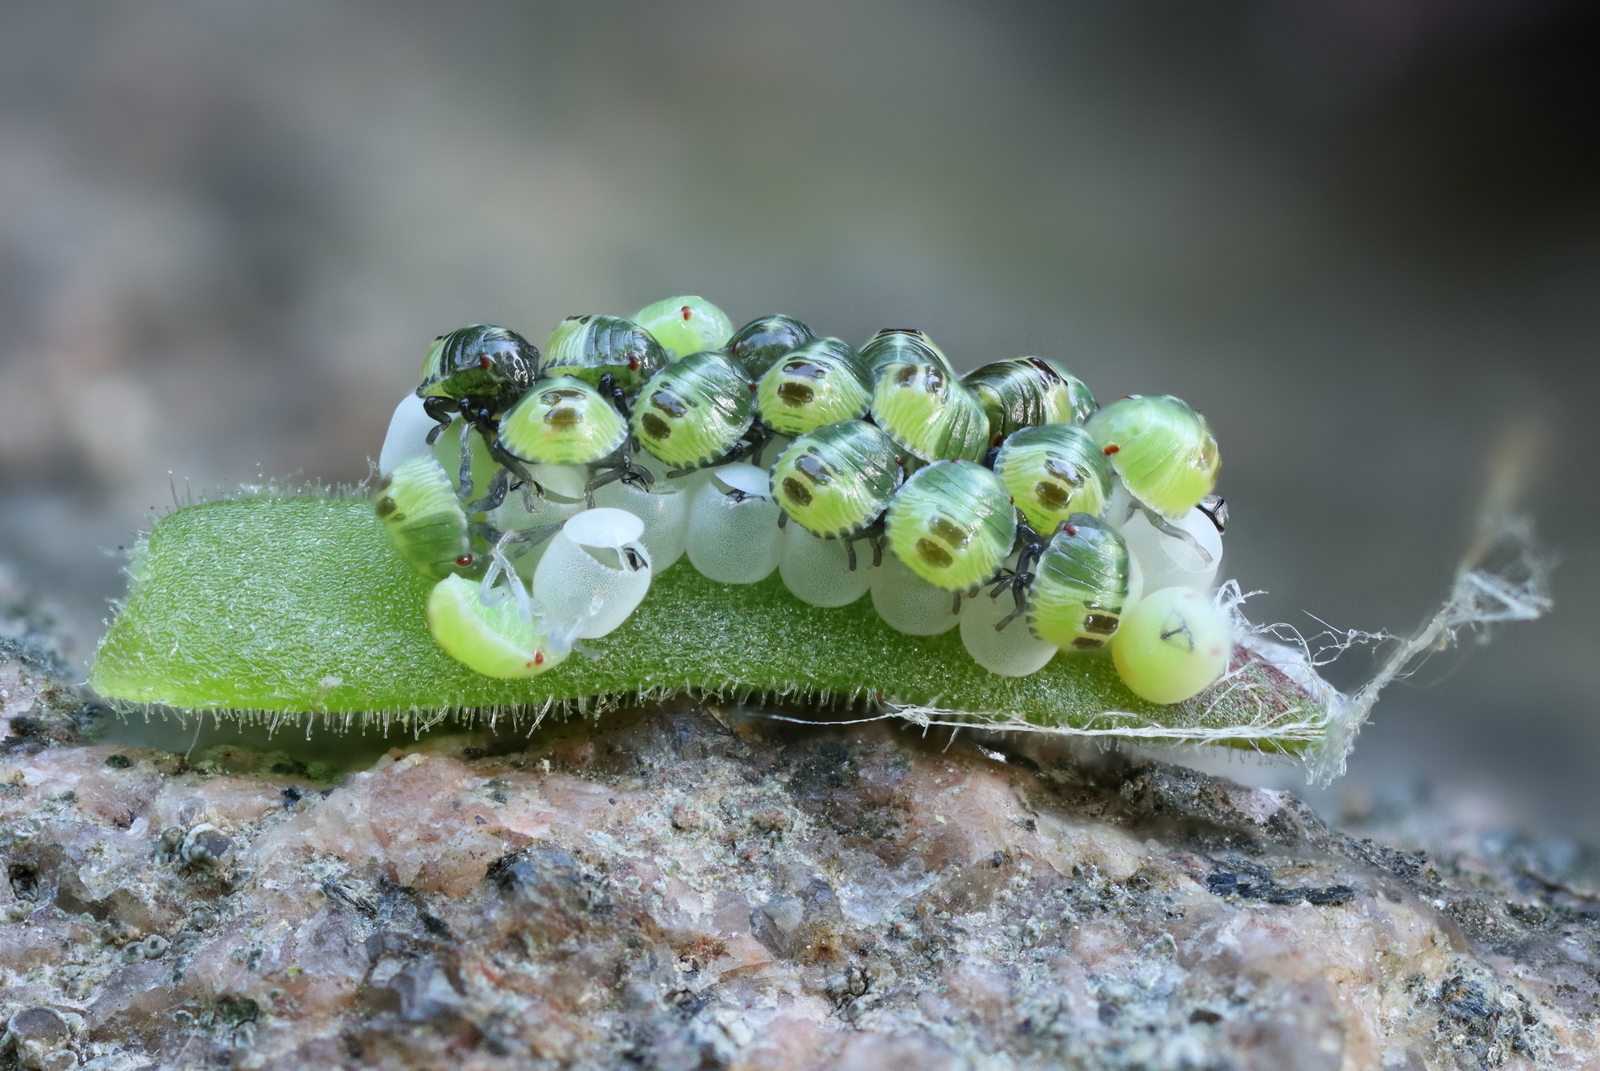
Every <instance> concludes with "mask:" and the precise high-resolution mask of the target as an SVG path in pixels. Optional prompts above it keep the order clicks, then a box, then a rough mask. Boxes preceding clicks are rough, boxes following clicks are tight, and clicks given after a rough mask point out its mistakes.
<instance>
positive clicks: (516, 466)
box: [489, 439, 544, 498]
mask: <svg viewBox="0 0 1600 1071" xmlns="http://www.w3.org/2000/svg"><path fill="white" fill-rule="evenodd" d="M489 456H490V457H492V458H494V459H495V460H496V461H498V462H500V464H502V465H504V466H505V467H506V468H507V469H509V470H511V475H513V476H515V477H516V478H517V479H518V481H520V482H521V483H523V484H526V485H529V486H531V487H532V488H533V490H534V492H535V493H536V494H537V495H538V496H539V497H540V498H543V497H544V485H542V484H541V483H540V482H539V481H538V480H536V479H534V478H533V474H532V473H530V472H529V471H528V467H527V466H526V465H524V464H523V463H522V460H521V459H520V458H518V457H516V456H515V455H514V454H512V453H511V452H510V451H508V450H507V449H506V448H505V447H504V446H501V445H500V440H499V439H494V440H491V441H490V442H489Z"/></svg>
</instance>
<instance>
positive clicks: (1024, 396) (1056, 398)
mask: <svg viewBox="0 0 1600 1071" xmlns="http://www.w3.org/2000/svg"><path fill="white" fill-rule="evenodd" d="M961 382H962V383H964V384H965V385H966V386H967V388H968V389H969V390H971V391H973V393H975V394H977V396H978V400H979V401H980V402H981V403H982V404H983V411H984V414H985V415H986V416H987V417H988V418H989V431H990V433H991V434H993V435H996V436H1006V435H1010V434H1011V433H1012V432H1014V431H1016V430H1017V429H1018V428H1030V427H1034V426H1035V425H1039V424H1081V423H1083V422H1084V421H1085V420H1087V419H1088V418H1089V414H1090V413H1093V412H1094V409H1095V403H1094V395H1093V394H1090V393H1089V388H1088V387H1086V386H1084V385H1083V382H1082V381H1081V380H1079V379H1078V377H1077V376H1075V375H1073V374H1072V373H1071V372H1068V371H1067V370H1066V369H1065V368H1062V367H1061V366H1060V365H1058V364H1056V363H1055V362H1054V361H1049V360H1046V359H1044V358H1043V357H1019V358H1017V359H1016V360H1014V361H995V362H994V363H993V364H986V365H984V366H983V367H982V368H979V369H978V370H977V371H974V372H968V373H967V374H966V375H965V376H963V377H962V379H961Z"/></svg>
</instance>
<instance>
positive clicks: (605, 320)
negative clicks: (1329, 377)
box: [376, 297, 1232, 703]
mask: <svg viewBox="0 0 1600 1071" xmlns="http://www.w3.org/2000/svg"><path fill="white" fill-rule="evenodd" d="M1217 465H1218V460H1217V449H1216V443H1215V440H1214V439H1213V438H1212V436H1211V434H1210V432H1209V430H1208V429H1207V427H1206V423H1205V420H1204V418H1203V417H1201V416H1200V415H1199V414H1198V413H1196V412H1194V410H1192V409H1191V408H1189V406H1187V405H1186V404H1184V403H1183V402H1182V401H1180V400H1178V399H1176V398H1172V397H1169V396H1165V395H1159V396H1134V397H1129V398H1123V399H1121V400H1119V401H1117V402H1114V403H1112V404H1111V405H1109V406H1106V407H1104V408H1100V407H1099V406H1097V405H1096V403H1095V400H1094V398H1093V396H1092V394H1091V393H1090V392H1089V390H1088V388H1087V387H1085V386H1084V385H1083V384H1082V383H1081V382H1080V381H1079V380H1078V379H1077V378H1076V377H1074V376H1073V375H1072V374H1071V373H1070V372H1068V371H1067V370H1066V369H1064V368H1062V367H1061V366H1060V365H1058V364H1056V363H1055V362H1053V361H1049V360H1045V359H1041V358H1036V357H1027V358H1020V359H1017V360H1010V361H999V362H995V363H993V364H989V365H985V366H983V367H981V368H979V369H977V370H976V371H974V372H971V373H968V374H967V375H966V376H964V377H963V376H958V375H957V374H956V373H955V371H954V370H953V368H952V366H951V365H950V362H949V361H948V359H947V358H946V357H945V355H944V354H943V353H942V352H941V351H940V350H939V348H938V347H937V346H936V345H934V344H933V342H932V341H931V340H929V339H928V338H927V337H926V336H925V335H923V334H922V333H920V332H918V331H913V330H886V331H881V332H879V333H878V334H877V335H875V336H873V338H872V339H871V340H869V341H868V342H867V343H866V345H864V346H863V347H861V349H859V350H857V349H856V348H855V347H853V346H851V345H849V344H848V343H845V342H842V341H840V340H839V339H836V338H818V337H816V336H814V335H813V333H812V332H811V331H810V330H809V329H808V328H807V327H806V326H805V325H804V324H802V323H800V322H799V321H798V320H794V319H792V318H790V317H786V316H765V317H761V318H759V319H757V320H754V321H752V322H750V323H749V324H746V325H745V326H744V327H741V328H739V329H738V330H737V331H735V330H734V329H733V326H732V323H731V322H730V321H729V320H728V318H727V317H726V316H725V315H724V314H723V313H722V312H721V310H719V309H717V308H716V307H715V306H714V305H711V304H710V303H709V302H706V301H704V300H703V299H701V298H697V297H680V298H669V299H667V300H665V301H661V302H657V303H655V304H654V305H651V306H647V307H646V308H645V309H643V310H641V311H640V312H639V313H637V314H635V315H634V317H633V318H632V319H622V318H620V317H611V316H580V317H570V318H568V319H567V320H565V321H563V322H562V323H561V324H560V325H559V326H558V327H557V328H556V330H555V332H554V333H553V334H552V336H551V338H550V340H549V343H548V344H547V346H546V349H545V352H544V354H543V355H542V356H541V354H540V353H539V351H538V350H537V349H536V348H535V347H534V346H533V345H531V344H530V343H528V342H527V340H525V339H524V338H522V337H521V336H520V335H517V334H516V333H515V332H512V331H509V330H506V329H504V328H499V327H490V326H485V325H474V326H471V327H466V328H462V329H460V330H458V331H455V332H452V333H451V334H449V335H444V336H441V337H440V338H438V339H437V340H435V342H434V344H433V346H432V347H431V348H430V350H429V351H428V354H427V356H426V358H425V360H424V363H423V368H422V378H421V384H420V386H419V387H418V388H417V390H416V392H415V393H414V394H412V395H408V396H407V397H406V398H405V399H404V400H402V402H401V403H400V405H399V406H398V407H397V408H396V410H395V414H394V417H393V419H392V421H391V424H390V428H389V434H388V437H387V438H386V440H385V442H384V446H383V451H382V454H381V456H380V458H379V470H380V474H381V479H380V482H379V485H378V489H377V493H376V501H377V512H378V515H379V517H380V518H381V519H382V520H383V521H384V523H385V526H386V528H387V529H388V531H389V534H390V537H391V539H392V541H393V543H394V545H395V547H396V549H397V550H398V551H399V552H400V553H401V554H402V555H403V556H404V557H405V558H406V559H407V560H408V561H409V562H410V563H411V564H412V565H413V566H415V567H416V568H417V569H418V570H419V571H421V572H423V573H424V574H426V575H428V576H430V577H433V578H434V579H436V580H437V581H438V584H437V586H436V587H435V589H434V592H433V595H432V596H431V598H430V600H429V610H428V613H429V624H430V628H431V629H432V631H433V635H434V637H435V639H437V640H438V642H439V643H440V645H441V646H442V647H444V649H445V650H446V651H448V652H449V653H450V654H451V655H452V656H454V657H456V658H457V659H458V660H460V661H462V662H464V663H466V664H467V665H468V666H470V667H472V668H473V669H475V670H477V671H479V672H481V673H486V674H489V675H491V676H500V677H516V676H531V675H533V674H535V673H540V672H544V671H545V670H547V669H549V668H550V667H552V666H554V665H556V664H558V663H559V662H560V661H561V660H562V659H563V658H564V657H565V656H566V655H567V653H568V652H569V651H570V650H571V649H572V647H573V645H574V644H575V643H576V642H577V641H578V640H580V639H583V638H594V637H598V636H603V635H605V634H606V633H608V632H609V631H611V630H612V629H614V628H616V627H617V626H618V625H620V624H621V623H622V622H623V621H625V620H626V619H627V617H628V616H629V615H630V614H631V613H632V612H633V610H634V609H635V608H636V607H637V606H638V605H639V603H640V601H641V600H642V599H643V598H644V596H645V594H646V593H647V591H648V589H649V584H650V578H651V577H652V576H653V575H655V574H657V573H660V572H661V571H663V570H665V569H666V568H668V567H669V566H671V565H673V564H674V563H675V562H676V561H677V560H678V559H679V558H680V557H683V556H684V555H687V556H688V558H689V561H690V564H691V565H692V566H693V567H694V568H695V569H697V570H698V571H699V572H701V573H702V574H704V575H705V576H707V577H709V578H710V579H712V580H716V581H719V582H722V583H725V584H751V583H755V582H757V581H760V580H762V579H765V578H766V577H767V576H769V575H770V574H771V573H772V572H773V571H774V570H776V571H778V572H779V573H780V575H781V576H782V578H783V582H784V584H785V585H786V587H787V588H788V589H789V591H790V592H791V593H793V594H794V595H795V596H796V597H797V598H799V599H801V600H802V601H804V602H807V603H810V604H812V605H815V606H825V607H827V606H843V605H846V604H849V603H852V602H854V601H856V600H857V599H859V598H861V597H862V596H863V595H865V594H867V593H868V592H869V591H870V592H871V597H872V602H873V606H874V608H875V610H876V611H877V613H878V614H879V616H880V617H881V618H882V619H883V620H884V622H885V623H886V624H888V625H889V626H890V627H891V628H894V629H896V630H898V631H900V632H903V633H908V634H912V635H937V634H940V633H943V632H946V631H948V630H950V629H954V628H959V629H960V631H961V637H962V640H963V643H964V645H965V646H966V649H967V650H968V652H969V653H970V654H971V655H972V657H973V659H974V660H975V661H976V662H978V663H979V664H980V665H982V666H983V667H985V668H986V669H989V670H990V671H992V672H995V673H999V674H1004V675H1009V676H1025V675H1028V674H1031V673H1033V672H1036V671H1037V670H1039V669H1041V668H1042V667H1043V666H1044V665H1045V664H1046V663H1047V662H1048V661H1049V660H1050V659H1051V658H1052V657H1054V656H1055V655H1056V654H1057V653H1058V651H1062V650H1065V651H1069V652H1095V651H1100V650H1102V649H1104V648H1109V649H1110V651H1111V653H1112V656H1113V658H1114V660H1115V662H1116V665H1117V668H1118V671H1119V672H1120V673H1121V675H1122V677H1123V679H1124V681H1125V682H1126V683H1127V684H1128V685H1129V687H1130V688H1131V689H1132V690H1133V691H1134V692H1136V693H1138V694H1139V695H1141V696H1143V697H1145V698H1147V699H1150V700H1152V701H1155V702H1163V703H1169V702H1177V701H1180V700H1182V699H1186V698H1188V697H1190V696H1192V695H1194V694H1197V693H1198V692H1199V691H1200V690H1202V689H1203V688H1204V687H1206V686H1207V685H1208V684H1210V683H1211V682H1212V681H1214V680H1215V679H1216V678H1217V677H1218V676H1219V675H1220V674H1221V673H1222V672H1223V670H1224V669H1225V668H1226V663H1227V658H1228V654H1229V652H1230V651H1231V647H1232V642H1231V639H1232V638H1231V631H1230V627H1229V625H1228V623H1227V620H1226V618H1225V616H1224V615H1223V614H1221V613H1220V612H1219V611H1218V610H1217V608H1216V607H1215V605H1214V602H1213V600H1212V598H1211V597H1210V596H1209V592H1210V590H1211V588H1212V584H1213V580H1214V578H1215V575H1216V570H1217V565H1218V562H1219V560H1220V557H1221V553H1222V543H1221V530H1222V520H1223V514H1222V511H1221V510H1220V508H1219V505H1218V504H1219V502H1220V500H1217V499H1215V498H1214V496H1212V495H1211V491H1212V488H1213V484H1214V483H1215V479H1216V472H1217Z"/></svg>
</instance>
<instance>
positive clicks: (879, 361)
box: [861, 327, 955, 379]
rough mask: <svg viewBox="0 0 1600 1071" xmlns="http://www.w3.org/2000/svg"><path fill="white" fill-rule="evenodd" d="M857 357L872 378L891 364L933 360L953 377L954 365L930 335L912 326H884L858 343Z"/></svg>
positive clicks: (876, 376) (929, 362)
mask: <svg viewBox="0 0 1600 1071" xmlns="http://www.w3.org/2000/svg"><path fill="white" fill-rule="evenodd" d="M861 359H862V360H863V361H865V362H866V364H867V371H869V372H871V373H872V377H873V379H877V378H878V376H880V375H882V374H883V370H884V369H885V368H887V367H888V366H889V365H891V364H936V365H938V366H939V367H940V368H942V369H944V371H945V372H946V373H948V374H949V375H950V377H951V378H955V369H954V366H952V365H951V364H950V358H948V357H946V356H945V355H944V351H943V350H941V349H940V348H939V347H938V346H935V345H934V344H933V339H931V338H929V337H928V336H927V335H925V334H923V333H922V332H921V331H918V330H917V329H916V328H914V327H886V328H884V329H883V330H882V331H879V332H878V333H877V334H876V335H873V336H872V337H871V338H870V339H868V340H867V344H866V345H865V346H862V347H861Z"/></svg>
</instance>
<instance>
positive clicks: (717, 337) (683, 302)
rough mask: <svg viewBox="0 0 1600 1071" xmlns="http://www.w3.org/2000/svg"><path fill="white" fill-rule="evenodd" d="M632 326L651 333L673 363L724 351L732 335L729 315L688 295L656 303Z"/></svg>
mask: <svg viewBox="0 0 1600 1071" xmlns="http://www.w3.org/2000/svg"><path fill="white" fill-rule="evenodd" d="M633 322H634V323H636V324H638V325H639V326H640V327H642V328H644V329H645V330H646V331H648V332H650V334H651V336H652V337H654V338H655V340H656V341H657V342H659V343H661V348H662V349H664V350H666V351H667V356H668V357H669V358H670V359H672V360H677V359H678V358H679V357H687V356H689V354H691V353H699V352H700V351H701V350H715V349H721V348H722V347H723V345H725V344H726V343H727V341H728V336H730V335H732V334H733V324H732V322H730V321H729V319H728V314H727V313H725V312H723V311H722V310H721V309H719V308H717V307H716V306H715V305H713V304H711V302H709V301H707V300H706V299H705V298H703V297H696V296H694V295H689V294H686V295H684V296H682V297H670V298H663V299H662V300H660V301H653V302H651V303H650V304H648V305H646V306H645V307H644V308H642V309H640V310H639V311H638V312H636V313H634V314H633Z"/></svg>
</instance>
